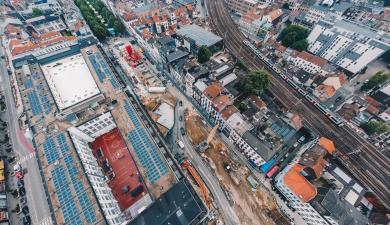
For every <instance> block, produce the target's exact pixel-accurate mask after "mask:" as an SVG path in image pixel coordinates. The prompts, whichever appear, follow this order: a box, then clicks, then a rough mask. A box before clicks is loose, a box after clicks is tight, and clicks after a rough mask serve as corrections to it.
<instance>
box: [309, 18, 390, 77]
mask: <svg viewBox="0 0 390 225" xmlns="http://www.w3.org/2000/svg"><path fill="white" fill-rule="evenodd" d="M308 42H309V49H308V50H309V51H310V52H312V53H314V54H315V55H318V56H320V57H322V58H324V59H326V60H328V61H330V62H332V63H334V64H335V65H337V66H339V67H341V68H343V69H345V70H347V71H349V72H350V73H352V74H355V73H358V72H360V71H361V70H362V69H364V67H366V66H367V64H369V63H370V62H372V61H374V60H375V59H377V58H378V57H380V56H381V55H382V54H384V53H385V52H386V51H388V50H389V49H390V35H388V34H386V33H384V32H380V31H378V30H372V29H370V28H367V27H364V26H363V25H360V24H356V23H352V22H348V21H345V20H334V21H326V20H320V21H319V22H318V23H317V25H316V26H314V28H313V30H312V31H311V33H310V35H309V37H308Z"/></svg>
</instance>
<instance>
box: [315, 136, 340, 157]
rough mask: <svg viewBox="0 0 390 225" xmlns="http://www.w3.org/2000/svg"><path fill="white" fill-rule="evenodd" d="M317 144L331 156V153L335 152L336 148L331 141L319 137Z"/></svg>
mask: <svg viewBox="0 0 390 225" xmlns="http://www.w3.org/2000/svg"><path fill="white" fill-rule="evenodd" d="M318 144H319V145H320V146H321V147H323V148H324V149H325V150H326V151H327V152H328V153H329V154H333V152H335V151H336V147H335V146H334V144H333V141H331V140H329V139H328V138H325V137H321V138H320V139H319V140H318Z"/></svg>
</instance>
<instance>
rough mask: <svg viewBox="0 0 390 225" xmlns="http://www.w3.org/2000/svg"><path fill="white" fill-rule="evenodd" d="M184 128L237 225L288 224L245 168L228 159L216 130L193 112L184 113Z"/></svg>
mask: <svg viewBox="0 0 390 225" xmlns="http://www.w3.org/2000/svg"><path fill="white" fill-rule="evenodd" d="M185 127H186V131H187V136H188V138H189V139H190V141H191V143H192V145H193V146H194V147H195V149H197V151H199V152H201V153H200V154H201V156H202V157H203V158H204V159H205V161H207V162H208V164H209V165H210V167H211V168H212V170H214V172H215V175H216V176H217V178H218V180H219V183H220V186H221V187H222V189H223V190H224V191H225V193H226V196H227V197H228V200H229V202H230V204H231V206H232V207H233V209H234V211H235V212H236V213H237V216H238V218H239V220H240V223H241V224H245V225H252V224H253V225H258V224H264V225H268V224H270V225H271V224H278V225H279V224H290V223H289V222H288V221H287V220H286V219H285V218H284V217H283V215H282V214H281V213H280V212H279V211H278V209H277V206H276V203H275V201H274V200H273V198H272V197H271V196H270V195H269V194H268V193H267V191H266V190H265V189H264V188H263V187H262V186H261V185H260V184H259V183H258V182H257V181H256V180H255V179H254V178H253V176H252V175H251V172H250V171H249V170H248V168H247V167H246V166H245V165H243V164H242V163H240V162H238V160H234V159H235V158H237V157H236V156H233V155H230V154H232V153H230V152H229V151H227V148H226V146H225V144H224V143H223V141H222V140H221V139H220V138H219V137H218V134H217V133H218V132H217V127H214V128H212V129H210V128H208V127H207V126H206V123H205V122H204V120H203V119H202V118H201V117H200V116H199V115H198V114H197V113H195V112H194V111H193V110H186V112H185Z"/></svg>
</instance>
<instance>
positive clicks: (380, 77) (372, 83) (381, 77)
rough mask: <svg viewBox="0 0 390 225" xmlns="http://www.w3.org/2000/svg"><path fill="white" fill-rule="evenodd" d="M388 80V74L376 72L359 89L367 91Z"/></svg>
mask: <svg viewBox="0 0 390 225" xmlns="http://www.w3.org/2000/svg"><path fill="white" fill-rule="evenodd" d="M389 79H390V73H384V72H383V71H379V72H377V73H376V74H375V75H374V76H373V77H371V78H370V79H369V80H368V82H367V83H365V84H363V85H362V86H361V88H360V90H361V91H368V90H371V89H372V88H374V87H376V86H378V85H380V84H383V83H384V82H386V81H387V80H389Z"/></svg>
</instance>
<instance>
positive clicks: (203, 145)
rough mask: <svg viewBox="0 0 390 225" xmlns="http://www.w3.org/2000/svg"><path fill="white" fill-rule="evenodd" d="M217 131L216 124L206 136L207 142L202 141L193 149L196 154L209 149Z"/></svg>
mask: <svg viewBox="0 0 390 225" xmlns="http://www.w3.org/2000/svg"><path fill="white" fill-rule="evenodd" d="M217 130H218V124H217V125H215V126H214V127H213V129H211V131H210V133H209V135H208V136H207V140H206V141H202V142H201V143H200V144H198V145H197V146H196V147H195V149H196V150H197V151H198V152H205V151H206V150H207V149H208V148H209V147H210V143H211V141H212V140H213V138H214V137H215V134H216V133H217Z"/></svg>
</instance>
